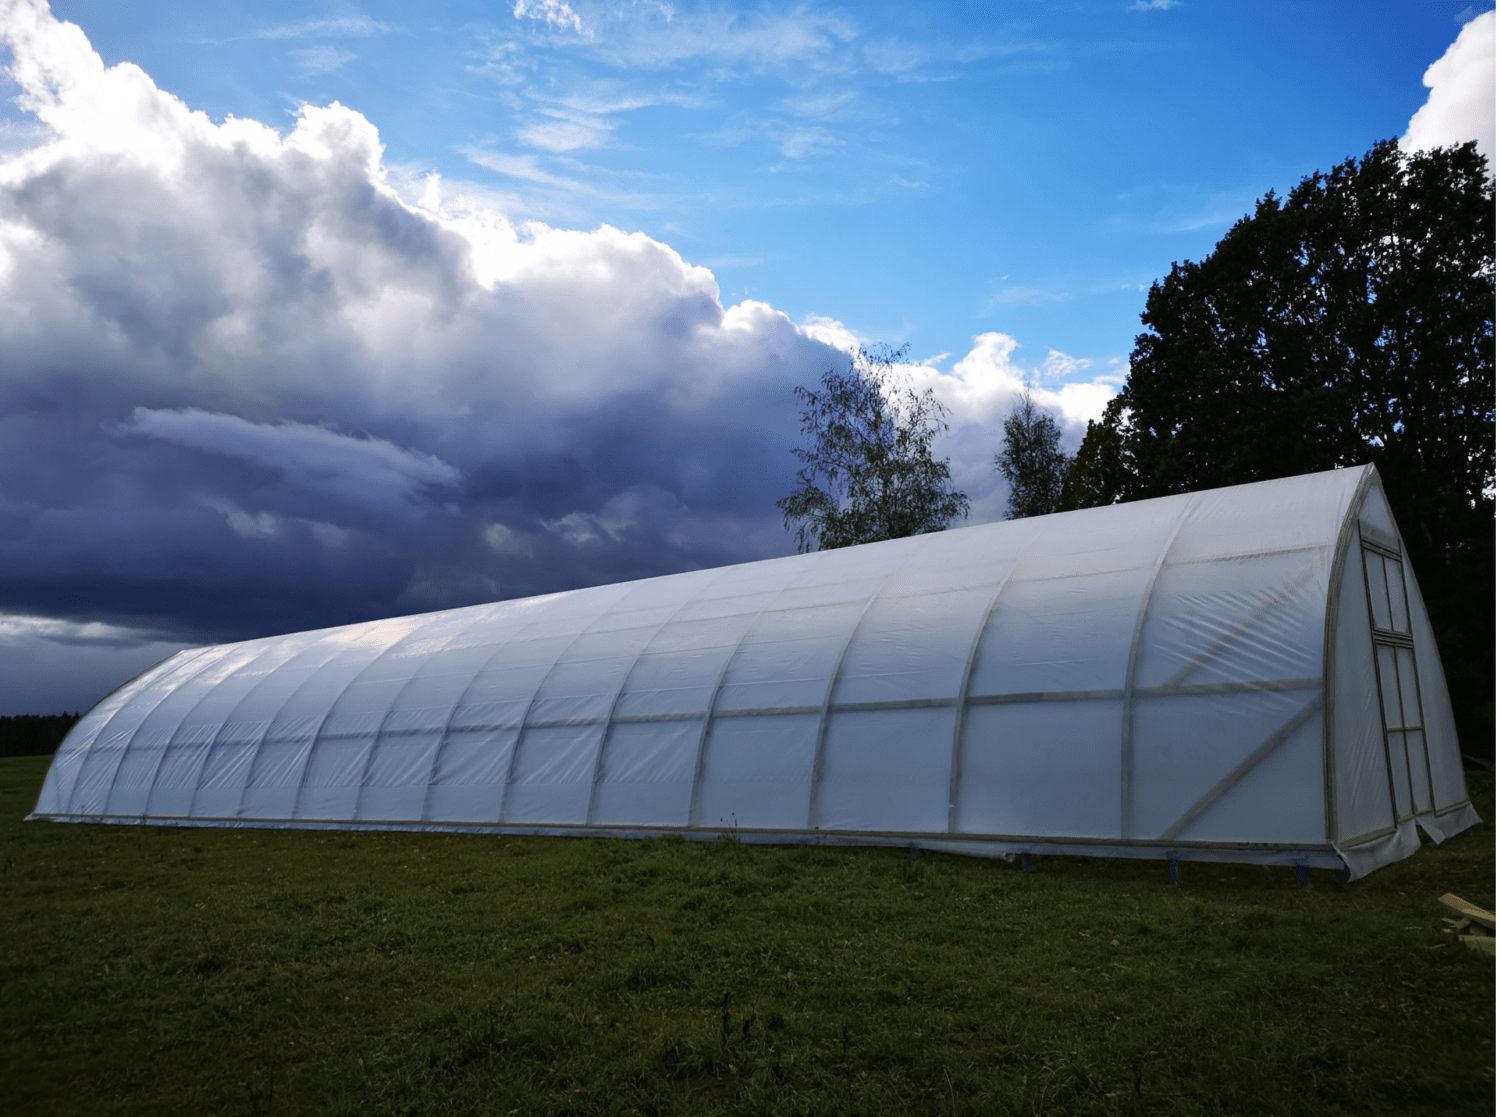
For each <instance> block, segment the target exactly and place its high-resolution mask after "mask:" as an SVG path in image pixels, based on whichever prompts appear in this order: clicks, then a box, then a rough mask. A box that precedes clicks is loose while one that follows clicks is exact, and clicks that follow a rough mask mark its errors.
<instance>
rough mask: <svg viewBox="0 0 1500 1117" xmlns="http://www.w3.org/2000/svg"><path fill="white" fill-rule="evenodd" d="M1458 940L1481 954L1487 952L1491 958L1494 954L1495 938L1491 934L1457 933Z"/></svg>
mask: <svg viewBox="0 0 1500 1117" xmlns="http://www.w3.org/2000/svg"><path fill="white" fill-rule="evenodd" d="M1458 941H1459V942H1461V943H1463V944H1464V945H1465V946H1467V947H1468V948H1469V949H1470V950H1477V951H1479V953H1481V954H1488V955H1489V956H1490V957H1491V958H1493V957H1494V956H1495V938H1494V936H1493V935H1459V936H1458Z"/></svg>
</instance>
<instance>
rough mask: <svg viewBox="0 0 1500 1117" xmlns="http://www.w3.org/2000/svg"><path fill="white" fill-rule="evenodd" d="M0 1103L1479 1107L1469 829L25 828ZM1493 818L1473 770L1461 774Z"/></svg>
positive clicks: (1483, 1041)
mask: <svg viewBox="0 0 1500 1117" xmlns="http://www.w3.org/2000/svg"><path fill="white" fill-rule="evenodd" d="M45 767H46V761H45V760H44V759H20V760H5V761H0V862H3V864H0V912H3V916H0V1108H3V1109H4V1111H5V1112H7V1113H27V1114H29V1113H61V1112H69V1111H71V1112H87V1113H153V1114H155V1113H189V1112H190V1113H199V1112H208V1111H212V1112H228V1113H256V1112H264V1113H293V1112H317V1113H324V1112H332V1113H348V1114H356V1113H358V1114H366V1113H383V1112H393V1113H419V1112H420V1113H463V1112H475V1113H508V1112H514V1113H522V1114H533V1113H536V1114H562V1113H577V1114H590V1113H682V1114H689V1113H692V1114H697V1113H711V1112H723V1113H744V1114H760V1113H770V1112H775V1113H808V1114H833V1113H850V1114H853V1113H918V1114H921V1113H930V1114H950V1113H972V1114H1004V1113H1070V1114H1087V1113H1100V1114H1109V1113H1162V1114H1192V1113H1205V1114H1206V1113H1255V1114H1267V1113H1273V1114H1282V1113H1286V1114H1296V1113H1320V1114H1321V1113H1347V1114H1360V1115H1365V1114H1380V1113H1403V1114H1407V1113H1432V1114H1438V1113H1442V1114H1452V1113H1470V1112H1471V1113H1488V1112H1493V1098H1494V1085H1495V1082H1494V1070H1493V1068H1494V963H1493V962H1492V961H1491V960H1489V959H1487V958H1482V957H1480V956H1478V955H1475V954H1472V953H1470V952H1468V951H1466V950H1464V949H1463V948H1462V947H1460V945H1459V944H1458V943H1457V941H1456V940H1455V938H1454V937H1453V936H1452V935H1451V934H1446V933H1445V932H1444V928H1443V922H1442V917H1443V914H1444V911H1443V909H1441V908H1439V906H1438V905H1437V903H1436V899H1437V897H1438V896H1439V895H1440V894H1441V893H1443V892H1450V891H1451V892H1457V893H1459V894H1460V895H1462V896H1464V897H1466V898H1468V899H1470V900H1473V901H1475V902H1476V903H1479V904H1481V905H1483V906H1486V907H1492V906H1493V904H1494V898H1495V897H1494V884H1493V881H1494V837H1493V829H1492V828H1491V827H1490V826H1489V825H1488V824H1486V825H1485V826H1484V827H1482V828H1479V829H1478V830H1476V831H1475V832H1472V833H1471V834H1469V835H1467V836H1465V837H1463V838H1460V839H1458V840H1455V841H1452V842H1449V843H1446V844H1445V845H1443V846H1441V847H1430V848H1426V849H1424V850H1422V851H1421V853H1419V854H1418V855H1417V856H1416V857H1414V858H1411V859H1410V860H1408V861H1406V862H1404V863H1402V864H1400V865H1396V866H1392V867H1390V868H1387V869H1383V870H1381V871H1380V872H1378V873H1376V874H1375V875H1374V876H1372V877H1370V878H1368V879H1366V880H1364V881H1360V882H1358V883H1357V884H1354V885H1352V886H1348V887H1341V886H1339V885H1337V884H1336V883H1335V882H1334V881H1333V879H1332V876H1331V874H1324V873H1315V874H1313V884H1312V887H1310V888H1306V889H1298V888H1296V887H1294V884H1293V878H1292V873H1291V871H1290V870H1286V869H1281V870H1271V869H1263V868H1255V867H1244V866H1216V865H1197V864H1188V865H1185V866H1184V867H1183V872H1182V884H1181V885H1180V886H1178V887H1176V888H1173V887H1171V886H1169V885H1168V884H1167V883H1166V874H1165V869H1164V867H1163V865H1162V864H1161V863H1159V862H1129V861H1102V860H1085V859H1071V858H1044V859H1041V860H1040V861H1039V863H1038V871H1037V872H1035V873H1030V874H1025V873H1021V872H1020V871H1019V870H1018V869H1016V868H1015V867H1014V866H1012V865H1007V864H1005V863H997V862H987V861H981V860H973V859H966V858H958V857H939V856H931V855H924V856H923V857H921V858H920V859H918V860H915V861H912V860H909V859H908V857H907V854H906V853H905V852H904V851H901V850H875V849H826V848H825V849H814V848H785V849H782V848H772V847H764V846H755V847H752V846H743V845H738V844H734V843H731V842H684V841H680V840H672V839H665V840H656V841H646V842H625V841H592V840H587V841H586V840H581V839H563V838H558V839H548V838H496V837H484V836H454V835H438V834H379V833H362V834H350V833H335V832H309V831H268V830H193V829H147V828H138V827H113V826H76V825H59V824H51V823H41V822H33V823H23V822H22V821H21V819H22V817H23V816H24V815H25V813H26V812H27V811H28V810H29V809H30V807H31V805H32V803H33V801H34V799H35V796H36V792H37V790H38V788H39V786H40V783H41V779H42V775H43V773H44V771H45ZM1473 785H1474V790H1475V791H1476V793H1477V799H1478V802H1479V806H1480V810H1481V813H1483V814H1484V815H1485V817H1486V818H1487V819H1488V818H1489V817H1490V816H1491V814H1492V812H1493V785H1492V783H1491V781H1490V779H1489V778H1488V777H1486V778H1485V779H1484V780H1483V782H1482V783H1481V782H1480V781H1479V780H1475V781H1473Z"/></svg>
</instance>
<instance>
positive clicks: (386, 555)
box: [0, 4, 845, 646]
mask: <svg viewBox="0 0 1500 1117" xmlns="http://www.w3.org/2000/svg"><path fill="white" fill-rule="evenodd" d="M0 34H4V36H5V39H6V41H7V44H8V46H9V47H10V50H11V51H12V60H11V67H10V70H11V75H12V77H13V78H14V79H15V81H16V82H17V83H18V85H19V87H20V89H21V97H20V98H19V103H20V104H21V106H22V107H23V108H24V109H26V110H27V111H29V112H31V113H32V114H34V115H35V116H36V118H37V119H38V120H39V121H40V123H41V125H42V126H43V127H44V129H45V133H44V137H43V139H42V140H41V142H40V143H39V144H38V145H37V146H35V147H32V148H29V149H26V150H22V151H19V152H16V153H14V154H12V155H11V156H9V157H8V158H7V159H6V160H5V162H4V163H3V164H0V354H3V356H0V361H3V364H0V614H11V615H15V616H25V617H29V618H50V621H46V622H45V623H53V622H56V623H60V624H66V623H75V624H84V623H86V622H104V623H106V624H108V625H113V626H118V630H119V631H126V632H135V633H137V634H138V636H137V637H135V638H136V639H138V640H141V641H145V640H148V639H149V640H152V641H155V640H157V639H158V638H161V639H166V640H179V641H184V642H189V643H191V642H201V641H209V640H224V639H232V638H238V637H244V636H249V635H254V634H260V633H268V632H274V631H281V630H286V629H293V628H304V627H312V626H318V625H324V624H332V623H339V622H343V621H349V620H355V619H361V618H366V617H373V616H380V615H388V614H391V613H399V612H411V611H417V610H425V609H434V608H440V607H444V606H449V605H454V604H460V603H468V602H473V601H479V600H488V599H494V598H499V597H506V596H512V595H517V594H526V593H536V592H543V591H547V590H553V589H558V588H563V587H568V586H576V585H583V584H590V583H597V582H602V581H610V580H616V579H622V578H630V577H637V576H646V575H652V574H658V573H662V572H664V571H671V570H681V569H687V568H691V567H696V566H701V565H705V564H714V563H721V562H725V561H731V560H734V559H740V558H745V557H754V556H757V555H761V554H766V553H769V552H772V551H777V550H785V549H786V542H785V537H784V535H783V534H782V532H781V528H780V523H779V520H778V519H777V517H776V515H775V510H774V502H775V498H776V497H777V496H778V495H780V494H781V493H782V492H783V491H785V489H786V487H787V485H788V483H789V479H790V474H791V458H790V456H789V455H788V453H787V451H788V449H789V446H790V444H791V443H790V439H791V437H792V436H794V435H795V431H796V415H795V408H794V406H793V401H792V396H791V392H790V389H791V387H792V385H794V384H797V383H803V382H807V381H808V380H810V379H811V378H813V377H815V376H816V375H818V374H819V373H820V372H822V371H823V370H824V369H825V368H828V367H830V366H832V365H834V364H838V363H840V362H841V361H842V360H844V359H845V358H844V356H843V355H842V354H841V353H840V352H839V351H838V350H837V349H836V348H834V347H833V346H830V345H828V344H826V343H824V342H823V341H819V340H817V339H815V338H814V337H812V336H809V335H808V334H807V333H806V332H804V331H802V330H800V329H799V328H798V327H796V326H795V325H794V324H793V323H792V322H790V321H789V320H788V319H787V318H786V317H785V316H784V315H782V314H779V313H778V312H776V311H774V310H772V309H771V308H769V307H766V306H764V305H761V304H755V303H746V304H740V305H739V306H735V307H731V308H728V309H726V308H724V307H723V306H722V305H721V304H720V302H719V297H718V289H717V286H716V285H715V283H714V281H713V277H712V275H711V274H710V273H709V272H708V271H707V270H705V269H703V268H698V267H693V266H691V265H689V264H687V263H685V262H684V261H683V260H682V259H681V258H680V257H679V256H678V255H677V254H676V253H675V252H673V251H672V250H671V249H670V248H668V247H666V246H665V245H662V244H660V243H659V242H656V241H653V240H651V239H649V238H647V237H645V236H642V235H639V234H635V235H631V234H626V233H623V232H620V231H618V230H615V229H611V228H608V227H605V228H601V229H598V230H596V231H593V232H570V231H565V230H557V229H550V228H546V227H542V226H527V227H522V228H516V227H514V226H512V225H511V224H509V223H508V222H507V221H506V220H505V219H504V218H503V217H502V216H500V215H498V214H496V213H494V212H492V211H484V210H482V209H479V210H476V209H474V208H464V207H462V206H461V205H459V204H458V203H452V204H450V203H449V202H448V201H447V200H445V197H444V195H443V193H442V190H441V187H440V186H438V185H437V184H435V183H429V184H428V189H427V193H426V195H424V197H423V198H421V199H416V198H405V199H403V198H402V197H400V196H398V194H397V193H396V191H395V190H393V189H392V187H391V186H390V185H389V184H388V182H387V180H386V174H385V171H384V169H383V167H382V164H381V148H380V144H379V138H378V136H377V134H376V132H375V129H374V128H373V126H371V124H370V123H369V122H368V121H366V120H365V119H364V118H363V117H362V116H360V115H359V114H358V113H357V112H354V111H352V110H349V109H346V108H343V107H341V106H338V105H332V106H328V107H324V108H305V109H304V110H303V111H302V112H301V113H300V115H299V117H298V120H297V123H296V125H295V127H294V128H293V129H292V130H291V132H290V133H288V134H286V135H281V134H278V133H277V132H275V131H273V130H271V129H269V128H266V127H264V126H262V125H260V124H257V123H254V122H250V121H238V120H229V121H226V122H224V123H222V124H215V123H213V122H212V121H210V120H209V119H207V118H206V117H205V116H203V115H202V114H201V113H196V112H193V111H191V110H190V109H188V108H187V106H185V105H183V104H182V103H181V102H180V101H178V100H177V99H176V98H174V97H172V96H170V95H169V94H166V93H164V92H162V91H161V90H159V89H157V88H156V87H155V86H154V84H153V83H152V82H151V80H150V79H149V77H147V75H145V74H144V73H142V72H141V71H140V70H139V69H137V68H135V67H134V66H131V65H129V64H124V65H120V66H115V67H110V68H106V67H104V66H103V65H102V64H101V62H100V60H99V59H98V57H97V55H95V54H94V53H93V51H92V49H91V48H90V47H89V45H88V43H87V41H86V39H85V38H84V37H83V35H82V33H81V32H80V31H79V30H78V29H77V28H76V27H73V26H71V25H68V24H60V23H58V22H56V21H54V20H53V19H52V18H51V16H50V15H49V14H48V13H47V12H46V10H45V8H42V7H40V6H38V5H35V4H24V5H22V6H21V7H20V8H19V9H17V12H16V18H15V19H13V20H9V21H8V25H7V27H6V28H5V29H4V30H3V32H0ZM28 623H29V624H31V625H32V628H30V629H27V628H24V626H23V628H21V629H18V630H17V631H16V632H14V633H12V634H11V635H10V637H9V639H10V640H11V641H12V643H14V641H16V640H20V639H22V638H24V637H27V636H28V633H29V634H30V636H31V637H36V638H38V639H41V638H46V639H48V640H50V641H51V642H52V644H53V645H56V644H57V642H58V641H59V640H62V639H64V638H66V639H69V640H72V639H74V637H73V636H70V635H67V634H68V633H70V632H72V631H73V630H72V629H68V628H63V629H43V628H37V627H36V625H40V624H44V622H43V621H31V622H28ZM79 631H84V632H85V634H84V636H82V637H79V638H78V639H81V640H85V641H86V640H88V639H91V638H99V637H98V632H97V631H96V632H95V633H94V636H93V637H90V636H89V635H88V633H87V631H86V630H81V629H80V630H79ZM110 632H112V633H116V635H113V636H111V638H112V639H117V640H118V639H125V640H126V641H127V642H128V641H129V639H131V637H128V636H127V637H120V636H118V634H117V630H116V629H111V630H110ZM38 633H42V635H40V636H39V635H38ZM153 646H155V645H154V644H153Z"/></svg>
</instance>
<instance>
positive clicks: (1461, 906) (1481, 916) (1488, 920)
mask: <svg viewBox="0 0 1500 1117" xmlns="http://www.w3.org/2000/svg"><path fill="white" fill-rule="evenodd" d="M1438 903H1440V904H1442V905H1443V906H1444V907H1446V908H1452V909H1453V910H1454V911H1456V912H1458V914H1459V915H1463V916H1467V917H1468V918H1469V919H1472V920H1473V921H1474V922H1475V923H1483V924H1484V925H1485V926H1486V927H1488V928H1489V929H1490V930H1491V931H1493V930H1494V929H1495V913H1494V912H1492V911H1485V910H1484V909H1483V908H1481V907H1476V906H1475V905H1473V904H1471V903H1469V901H1468V900H1465V899H1463V898H1461V897H1459V896H1455V895H1454V894H1453V893H1452V892H1448V893H1445V894H1443V895H1442V896H1439V897H1438Z"/></svg>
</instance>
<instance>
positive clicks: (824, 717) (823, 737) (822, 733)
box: [807, 536, 917, 830]
mask: <svg viewBox="0 0 1500 1117" xmlns="http://www.w3.org/2000/svg"><path fill="white" fill-rule="evenodd" d="M908 538H917V537H915V536H910V537H908ZM903 542H905V541H903ZM906 550H907V552H908V553H907V554H904V555H902V556H901V557H900V558H898V559H897V560H896V563H895V565H894V566H892V567H891V569H890V570H888V571H886V573H885V575H884V576H883V577H882V578H881V579H880V581H878V582H877V583H875V588H874V589H872V590H871V591H870V596H869V597H867V598H866V599H865V604H864V607H863V608H862V609H860V611H859V616H858V617H856V618H855V619H854V624H853V625H852V626H851V627H850V629H849V635H848V637H847V638H846V639H845V640H844V646H843V647H842V648H840V649H839V655H838V659H836V660H835V661H834V664H833V670H832V671H830V672H829V673H828V689H827V690H825V691H824V692H823V712H822V713H821V714H820V715H819V716H818V736H817V741H816V743H815V744H814V745H813V763H812V779H811V780H810V781H809V782H808V790H807V828H808V829H809V830H816V829H818V791H819V790H820V789H821V788H822V786H823V755H824V752H825V751H826V748H827V744H828V715H829V712H830V709H831V707H832V705H833V692H834V689H835V688H836V687H837V686H838V685H839V677H840V676H841V675H842V674H843V671H844V660H845V659H846V658H848V655H849V649H850V648H851V647H853V645H854V638H855V637H856V636H858V635H859V630H860V627H861V626H862V625H863V624H864V623H865V618H866V617H867V616H869V615H870V610H871V609H872V608H873V607H874V605H875V602H876V601H878V600H880V594H881V591H882V590H884V589H885V587H886V586H887V585H888V584H889V583H890V581H891V579H892V578H894V577H895V576H896V575H897V574H899V573H901V572H902V571H903V570H905V569H906V568H907V566H909V565H910V564H911V562H912V560H913V559H914V558H915V557H916V556H915V555H913V554H912V553H911V552H912V551H915V550H917V548H914V547H911V546H907V548H906Z"/></svg>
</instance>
